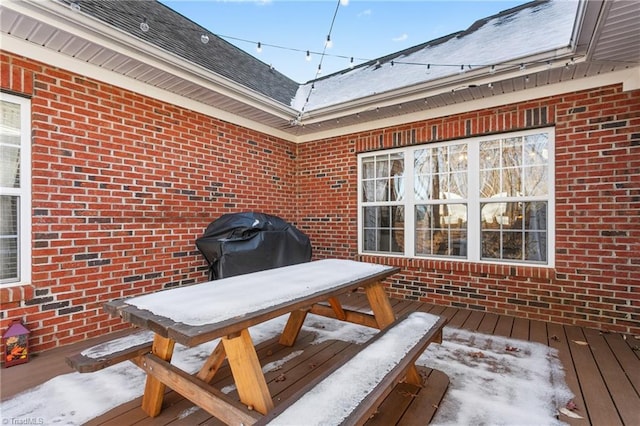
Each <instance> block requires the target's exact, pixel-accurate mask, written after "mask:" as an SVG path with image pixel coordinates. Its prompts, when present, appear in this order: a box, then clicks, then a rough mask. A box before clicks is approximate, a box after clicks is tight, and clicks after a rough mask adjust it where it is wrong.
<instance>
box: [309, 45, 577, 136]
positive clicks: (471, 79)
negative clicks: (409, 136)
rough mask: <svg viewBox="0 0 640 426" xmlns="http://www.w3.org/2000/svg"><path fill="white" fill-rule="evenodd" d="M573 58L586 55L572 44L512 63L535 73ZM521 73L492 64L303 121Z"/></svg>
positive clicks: (331, 117) (336, 116)
mask: <svg viewBox="0 0 640 426" xmlns="http://www.w3.org/2000/svg"><path fill="white" fill-rule="evenodd" d="M571 59H573V61H574V62H579V61H581V60H582V59H583V58H577V57H576V56H575V51H574V49H573V48H572V47H571V46H567V47H564V48H559V49H554V50H551V51H547V52H542V53H538V54H536V55H531V56H527V57H521V58H513V59H512V60H510V61H509V63H510V64H511V63H513V64H516V63H517V64H519V63H526V64H530V65H528V66H527V69H526V73H531V74H532V73H535V72H536V71H539V70H541V69H546V68H548V67H549V66H558V64H561V65H562V66H564V65H565V64H566V62H567V61H568V60H571ZM531 64H533V65H531ZM522 74H523V71H521V70H520V68H519V66H518V65H510V66H505V67H501V68H500V70H499V71H497V72H493V71H492V70H491V67H489V66H487V67H482V68H476V69H473V70H469V71H466V72H465V73H463V74H459V75H453V76H449V77H445V78H439V79H436V80H430V81H425V82H423V83H419V84H415V85H412V86H406V87H401V88H398V89H396V90H391V91H388V92H383V93H376V94H373V95H371V96H367V97H362V98H358V99H354V100H352V101H348V102H342V103H340V104H336V105H330V106H327V107H321V108H317V109H313V110H309V111H308V112H307V114H306V116H305V118H304V120H303V121H302V123H301V124H305V125H308V124H315V123H319V122H323V121H327V120H335V119H339V118H341V117H344V116H347V115H353V114H358V113H362V112H364V111H369V110H371V109H372V108H385V107H389V106H394V105H399V104H403V103H406V102H412V101H415V100H419V99H426V98H429V97H432V96H436V95H438V94H441V93H443V92H447V91H455V90H459V89H461V88H468V87H474V86H475V85H481V84H488V83H490V82H491V81H495V80H496V79H498V78H500V79H508V78H513V77H517V76H521V75H522Z"/></svg>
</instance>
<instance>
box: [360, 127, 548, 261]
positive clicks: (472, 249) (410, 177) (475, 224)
mask: <svg viewBox="0 0 640 426" xmlns="http://www.w3.org/2000/svg"><path fill="white" fill-rule="evenodd" d="M540 133H546V134H547V136H548V147H547V148H548V158H549V162H548V163H547V172H548V177H547V187H548V194H547V195H546V197H539V198H540V199H541V200H543V201H545V202H547V209H548V211H547V261H546V262H540V263H538V262H524V261H521V260H513V261H511V260H495V259H482V257H481V249H480V244H469V245H468V247H467V257H466V258H459V257H454V256H429V255H419V256H418V255H415V254H413V252H415V250H414V247H415V241H414V231H415V223H414V214H413V211H414V208H415V205H416V202H415V200H414V196H413V191H409V192H408V193H407V194H405V196H404V199H403V201H402V205H404V206H405V228H404V241H405V247H404V254H398V253H388V252H375V251H364V235H363V217H362V216H363V215H362V212H363V207H365V206H373V205H380V206H382V205H395V204H396V202H385V203H378V204H372V203H364V202H363V201H362V191H363V189H362V184H363V170H362V165H363V158H364V157H371V156H373V155H384V154H393V153H398V152H400V153H403V154H404V162H405V169H404V176H405V183H404V185H405V188H413V182H414V176H415V173H414V170H413V153H414V151H416V150H419V149H424V148H436V147H440V146H449V145H454V144H459V143H465V144H466V145H467V147H468V149H467V152H468V154H469V163H468V169H467V173H468V175H467V179H468V182H469V194H468V198H467V200H468V201H469V203H472V202H477V203H479V204H481V202H480V188H479V180H480V179H479V176H480V175H479V173H480V170H479V167H480V162H479V154H480V150H479V148H478V149H472V147H479V146H480V142H483V141H489V140H494V139H505V138H511V137H524V136H529V135H535V134H540ZM555 145H556V137H555V128H554V127H540V128H535V129H530V130H522V131H515V132H504V133H494V134H491V135H484V136H475V137H469V138H459V139H454V140H448V141H444V142H428V143H420V144H413V145H408V146H405V147H402V148H390V149H382V150H376V151H367V152H361V153H359V154H358V156H357V161H358V170H357V179H358V181H357V194H356V197H357V226H358V230H357V232H358V254H360V255H364V256H383V257H396V258H411V259H425V260H436V261H451V262H467V263H481V264H497V265H513V266H526V267H541V268H550V267H551V268H553V267H554V266H555V237H556V225H555V215H556V203H555V198H556V194H555ZM472 191H473V192H472ZM472 194H475V195H472ZM480 233H481V223H480V218H479V217H478V218H476V217H475V216H473V215H470V216H469V218H468V235H469V238H470V239H472V238H479V237H480Z"/></svg>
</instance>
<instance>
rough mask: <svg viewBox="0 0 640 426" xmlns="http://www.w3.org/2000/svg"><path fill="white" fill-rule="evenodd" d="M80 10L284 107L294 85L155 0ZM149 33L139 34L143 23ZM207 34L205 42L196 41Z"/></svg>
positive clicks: (90, 1) (104, 2)
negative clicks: (146, 25)
mask: <svg viewBox="0 0 640 426" xmlns="http://www.w3.org/2000/svg"><path fill="white" fill-rule="evenodd" d="M78 3H79V4H80V9H81V11H82V12H83V13H87V14H89V15H91V16H93V17H95V18H97V19H99V20H101V21H103V22H105V23H108V24H109V25H112V26H113V27H115V28H118V29H120V30H122V31H125V32H127V33H129V34H131V35H133V36H135V37H137V38H140V39H142V40H145V41H147V42H149V43H151V44H153V45H155V46H157V47H160V48H162V49H164V50H166V51H168V52H171V53H173V54H175V55H178V56H180V57H182V58H184V59H186V60H188V61H190V62H193V63H195V64H197V65H200V66H202V67H204V68H206V69H208V70H211V71H213V72H215V73H217V74H219V75H221V76H223V77H226V78H228V79H230V80H232V81H234V82H236V83H238V84H240V85H243V86H245V87H248V88H250V89H253V90H255V91H256V92H259V93H261V94H263V95H265V96H267V97H269V98H271V99H273V100H276V101H278V102H280V103H282V104H284V105H290V103H291V99H292V98H293V97H294V96H295V93H296V91H297V90H298V86H299V85H298V83H296V82H295V81H293V80H291V79H290V78H288V77H287V76H285V75H284V74H282V73H280V72H278V71H276V70H275V69H273V68H272V67H270V66H269V65H267V64H265V63H264V62H261V61H260V60H258V59H256V58H254V57H253V56H251V55H249V54H248V53H246V52H244V51H242V50H241V49H239V48H237V47H235V46H233V45H232V44H230V43H228V42H227V41H225V40H223V39H222V38H220V37H217V36H215V35H213V34H211V33H210V32H209V31H208V30H206V29H205V28H203V27H201V26H199V25H198V24H196V23H194V22H193V21H191V20H189V19H187V18H185V17H184V16H182V15H181V14H179V13H177V12H175V11H174V10H172V9H170V8H168V7H167V6H165V5H163V4H162V3H159V2H157V1H156V0H80V1H78ZM145 19H146V21H147V23H148V24H149V31H147V32H143V31H141V29H140V23H141V22H142V21H143V20H145ZM204 33H207V35H208V36H209V42H208V43H207V44H203V43H202V42H201V41H200V36H201V35H202V34H204Z"/></svg>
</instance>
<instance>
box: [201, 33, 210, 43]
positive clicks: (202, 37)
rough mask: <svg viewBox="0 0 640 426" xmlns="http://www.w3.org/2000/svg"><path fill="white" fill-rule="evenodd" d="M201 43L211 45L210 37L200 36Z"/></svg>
mask: <svg viewBox="0 0 640 426" xmlns="http://www.w3.org/2000/svg"><path fill="white" fill-rule="evenodd" d="M200 41H201V42H202V44H207V43H209V36H208V35H206V34H202V35H201V36H200Z"/></svg>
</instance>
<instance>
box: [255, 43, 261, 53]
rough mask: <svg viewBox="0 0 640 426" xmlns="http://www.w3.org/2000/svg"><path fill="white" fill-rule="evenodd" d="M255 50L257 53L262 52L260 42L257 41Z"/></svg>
mask: <svg viewBox="0 0 640 426" xmlns="http://www.w3.org/2000/svg"><path fill="white" fill-rule="evenodd" d="M256 51H257V52H258V53H260V52H262V43H260V42H258V46H257V47H256Z"/></svg>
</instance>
